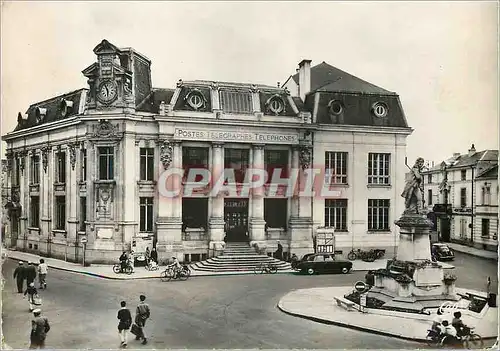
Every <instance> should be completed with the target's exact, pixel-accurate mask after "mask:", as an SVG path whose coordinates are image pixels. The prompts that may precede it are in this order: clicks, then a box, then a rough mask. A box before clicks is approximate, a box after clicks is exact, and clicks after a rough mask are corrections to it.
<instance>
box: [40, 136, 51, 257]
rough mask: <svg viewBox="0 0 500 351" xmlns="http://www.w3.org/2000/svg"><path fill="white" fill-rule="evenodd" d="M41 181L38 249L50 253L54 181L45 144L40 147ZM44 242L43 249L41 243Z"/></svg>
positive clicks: (48, 152)
mask: <svg viewBox="0 0 500 351" xmlns="http://www.w3.org/2000/svg"><path fill="white" fill-rule="evenodd" d="M41 161H42V169H43V173H42V181H41V183H42V184H41V185H42V186H41V189H40V195H41V196H40V207H41V211H40V212H41V215H40V237H41V240H40V247H39V249H40V251H41V252H46V253H47V254H49V255H50V240H51V235H52V234H51V231H52V207H53V199H52V196H53V190H52V188H53V183H54V164H53V162H54V157H53V151H52V148H51V147H49V146H45V147H43V148H42V160H41ZM43 242H46V243H47V246H46V247H45V249H44V248H43V246H42V243H43Z"/></svg>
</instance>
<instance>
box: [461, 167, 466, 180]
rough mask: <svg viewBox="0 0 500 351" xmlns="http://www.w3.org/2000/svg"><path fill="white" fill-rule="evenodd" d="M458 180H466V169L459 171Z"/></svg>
mask: <svg viewBox="0 0 500 351" xmlns="http://www.w3.org/2000/svg"><path fill="white" fill-rule="evenodd" d="M460 179H461V180H467V170H466V169H462V170H461V171H460Z"/></svg>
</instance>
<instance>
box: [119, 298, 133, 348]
mask: <svg viewBox="0 0 500 351" xmlns="http://www.w3.org/2000/svg"><path fill="white" fill-rule="evenodd" d="M120 306H121V308H120V310H119V311H118V320H119V322H118V333H119V334H120V341H121V344H120V347H122V348H125V347H127V332H128V330H129V329H130V326H131V325H132V314H131V313H130V310H129V309H128V308H127V307H126V306H127V303H126V302H125V301H122V302H120Z"/></svg>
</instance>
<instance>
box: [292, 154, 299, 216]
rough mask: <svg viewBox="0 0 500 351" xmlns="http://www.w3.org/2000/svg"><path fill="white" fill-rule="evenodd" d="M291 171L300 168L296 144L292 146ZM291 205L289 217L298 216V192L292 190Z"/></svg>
mask: <svg viewBox="0 0 500 351" xmlns="http://www.w3.org/2000/svg"><path fill="white" fill-rule="evenodd" d="M291 168H292V169H291V171H292V172H294V171H296V170H298V169H299V168H300V163H299V148H298V146H294V147H293V148H292V167H291ZM291 205H292V211H291V219H296V218H297V217H299V196H298V193H296V192H294V193H293V196H292V198H291Z"/></svg>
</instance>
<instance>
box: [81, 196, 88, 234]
mask: <svg viewBox="0 0 500 351" xmlns="http://www.w3.org/2000/svg"><path fill="white" fill-rule="evenodd" d="M86 221H87V198H86V197H85V196H82V197H80V231H81V232H84V231H85V222H86Z"/></svg>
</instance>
